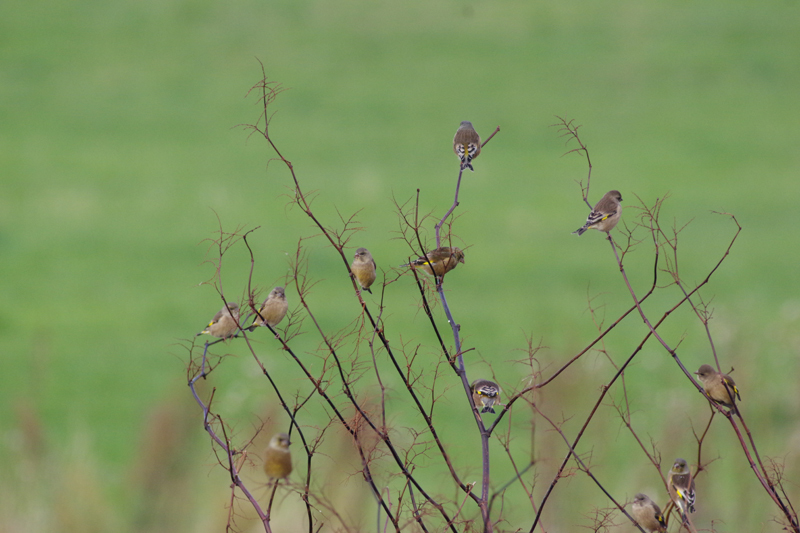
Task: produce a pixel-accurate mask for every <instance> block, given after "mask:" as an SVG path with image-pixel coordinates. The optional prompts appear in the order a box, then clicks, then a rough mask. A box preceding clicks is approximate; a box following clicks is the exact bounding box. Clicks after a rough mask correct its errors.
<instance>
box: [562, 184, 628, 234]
mask: <svg viewBox="0 0 800 533" xmlns="http://www.w3.org/2000/svg"><path fill="white" fill-rule="evenodd" d="M621 201H622V195H621V194H620V193H619V191H608V192H607V193H605V194H604V195H603V197H602V198H600V201H599V202H597V204H595V206H594V209H592V212H591V213H589V218H587V219H586V224H584V225H583V227H581V228H578V229H576V230H575V231H573V232H572V233H577V234H578V235H583V234H584V232H585V231H586V230H589V229H596V230H600V231H605V232H606V233H608V232H610V231H611V230H612V229H614V226H616V225H617V222H619V218H620V216H622V205H620V202H621Z"/></svg>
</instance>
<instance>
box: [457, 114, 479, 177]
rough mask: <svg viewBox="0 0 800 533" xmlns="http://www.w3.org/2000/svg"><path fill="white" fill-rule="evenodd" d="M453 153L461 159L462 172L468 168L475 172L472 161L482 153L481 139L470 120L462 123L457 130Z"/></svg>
mask: <svg viewBox="0 0 800 533" xmlns="http://www.w3.org/2000/svg"><path fill="white" fill-rule="evenodd" d="M453 151H454V152H455V153H456V155H457V156H458V158H459V159H461V170H464V169H465V168H468V169H470V170H472V171H473V172H474V171H475V169H474V168H472V160H473V159H475V158H476V157H478V156H479V155H480V153H481V137H480V135H478V132H477V131H475V128H473V127H472V122H470V121H469V120H465V121H464V122H462V123H461V125H460V126H459V127H458V130H456V136H455V137H453Z"/></svg>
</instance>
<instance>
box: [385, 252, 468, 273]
mask: <svg viewBox="0 0 800 533" xmlns="http://www.w3.org/2000/svg"><path fill="white" fill-rule="evenodd" d="M463 262H464V252H462V251H461V250H460V249H459V248H450V247H449V246H442V247H441V248H437V249H435V250H431V251H430V252H428V253H426V254H425V256H424V257H420V258H419V259H415V260H413V261H411V262H410V263H406V264H405V265H401V266H412V267H414V268H419V269H422V270H424V271H425V272H427V273H428V274H430V275H431V276H437V277H441V276H444V275H445V274H447V273H448V272H450V271H451V270H453V269H454V268H456V267H457V266H458V264H459V263H463Z"/></svg>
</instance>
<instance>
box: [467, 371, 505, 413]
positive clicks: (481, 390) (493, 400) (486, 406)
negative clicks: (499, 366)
mask: <svg viewBox="0 0 800 533" xmlns="http://www.w3.org/2000/svg"><path fill="white" fill-rule="evenodd" d="M469 388H470V390H471V391H472V401H473V402H474V403H475V407H477V408H480V407H483V409H481V413H492V414H494V409H492V406H493V405H495V404H497V405H500V393H501V392H503V391H502V390H500V386H499V385H498V384H497V383H495V382H494V381H489V380H488V379H476V380H475V381H473V382H472V385H470V387H469Z"/></svg>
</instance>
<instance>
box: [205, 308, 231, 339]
mask: <svg viewBox="0 0 800 533" xmlns="http://www.w3.org/2000/svg"><path fill="white" fill-rule="evenodd" d="M238 322H239V304H237V303H235V302H228V305H227V306H222V309H220V310H219V312H218V313H217V314H216V315H214V318H212V319H211V322H209V323H208V325H207V326H206V328H205V329H204V330H203V331H201V332H200V333H198V334H197V335H198V336H200V335H203V334H204V333H205V334H207V335H212V336H214V337H219V338H220V339H225V338H228V337H230V336H231V335H233V334H234V333H235V332H236V329H237V327H238V326H237V323H238Z"/></svg>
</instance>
